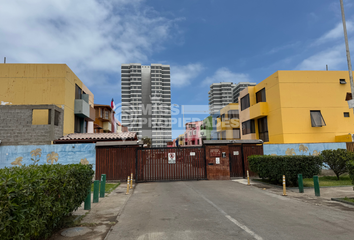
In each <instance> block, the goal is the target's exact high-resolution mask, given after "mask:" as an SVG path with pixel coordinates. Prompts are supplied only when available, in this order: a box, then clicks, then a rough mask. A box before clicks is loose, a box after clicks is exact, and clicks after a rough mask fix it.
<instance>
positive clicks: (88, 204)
mask: <svg viewBox="0 0 354 240" xmlns="http://www.w3.org/2000/svg"><path fill="white" fill-rule="evenodd" d="M90 209H91V184H90V186H89V188H88V189H87V196H86V199H85V204H84V210H90Z"/></svg>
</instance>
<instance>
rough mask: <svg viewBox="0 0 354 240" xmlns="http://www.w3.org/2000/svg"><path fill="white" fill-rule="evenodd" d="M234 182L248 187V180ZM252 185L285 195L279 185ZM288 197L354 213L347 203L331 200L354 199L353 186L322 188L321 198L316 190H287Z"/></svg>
mask: <svg viewBox="0 0 354 240" xmlns="http://www.w3.org/2000/svg"><path fill="white" fill-rule="evenodd" d="M232 181H234V182H238V183H241V184H245V185H247V179H241V178H240V179H233V180H232ZM251 185H252V187H257V188H259V189H262V190H264V191H267V192H270V193H273V194H276V195H279V196H282V195H283V187H282V186H277V185H272V184H267V183H263V182H259V181H254V180H252V179H251ZM286 193H287V196H284V197H290V198H295V199H298V200H300V201H302V202H307V203H311V204H314V205H316V206H319V205H325V206H329V207H334V208H337V209H340V210H344V211H354V206H352V205H349V204H345V203H340V202H336V201H332V200H331V198H344V197H349V198H354V191H353V186H348V187H321V188H320V194H321V196H320V197H316V196H315V190H314V188H307V187H306V188H304V193H299V189H298V188H293V187H292V188H287V189H286Z"/></svg>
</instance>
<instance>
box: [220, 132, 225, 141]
mask: <svg viewBox="0 0 354 240" xmlns="http://www.w3.org/2000/svg"><path fill="white" fill-rule="evenodd" d="M221 134H222V135H221V137H222V140H226V131H223V132H222V133H221Z"/></svg>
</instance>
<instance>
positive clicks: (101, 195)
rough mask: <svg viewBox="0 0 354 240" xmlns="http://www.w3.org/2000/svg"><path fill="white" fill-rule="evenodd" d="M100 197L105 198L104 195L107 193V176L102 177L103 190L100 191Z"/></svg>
mask: <svg viewBox="0 0 354 240" xmlns="http://www.w3.org/2000/svg"><path fill="white" fill-rule="evenodd" d="M100 191H101V192H100V197H101V198H104V194H105V192H106V174H102V175H101V189H100Z"/></svg>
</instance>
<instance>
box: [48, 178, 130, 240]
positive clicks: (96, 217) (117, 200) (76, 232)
mask: <svg viewBox="0 0 354 240" xmlns="http://www.w3.org/2000/svg"><path fill="white" fill-rule="evenodd" d="M133 186H134V187H135V185H133ZM126 190H127V184H126V183H122V184H120V185H119V186H118V187H117V188H116V189H115V190H113V192H111V193H110V194H108V195H107V194H106V196H105V197H104V198H99V202H98V203H92V199H93V198H92V195H91V210H84V204H82V205H81V207H79V209H78V210H77V211H75V212H74V213H73V215H77V216H78V217H79V216H82V215H85V214H86V216H85V217H84V218H83V219H82V221H81V224H80V226H79V227H74V228H68V229H63V230H61V231H59V232H57V233H56V234H54V235H53V236H52V237H51V238H50V239H49V240H70V239H75V240H84V239H85V240H86V239H87V240H93V239H95V240H96V239H102V240H103V239H104V238H105V237H106V235H107V233H108V232H109V230H110V229H111V227H112V226H113V225H115V224H116V223H117V216H118V215H120V214H121V212H122V210H123V208H124V206H125V204H126V202H127V201H128V200H129V197H130V196H131V194H132V193H133V190H134V189H130V194H129V195H126V194H125V193H126ZM63 235H64V236H63Z"/></svg>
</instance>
